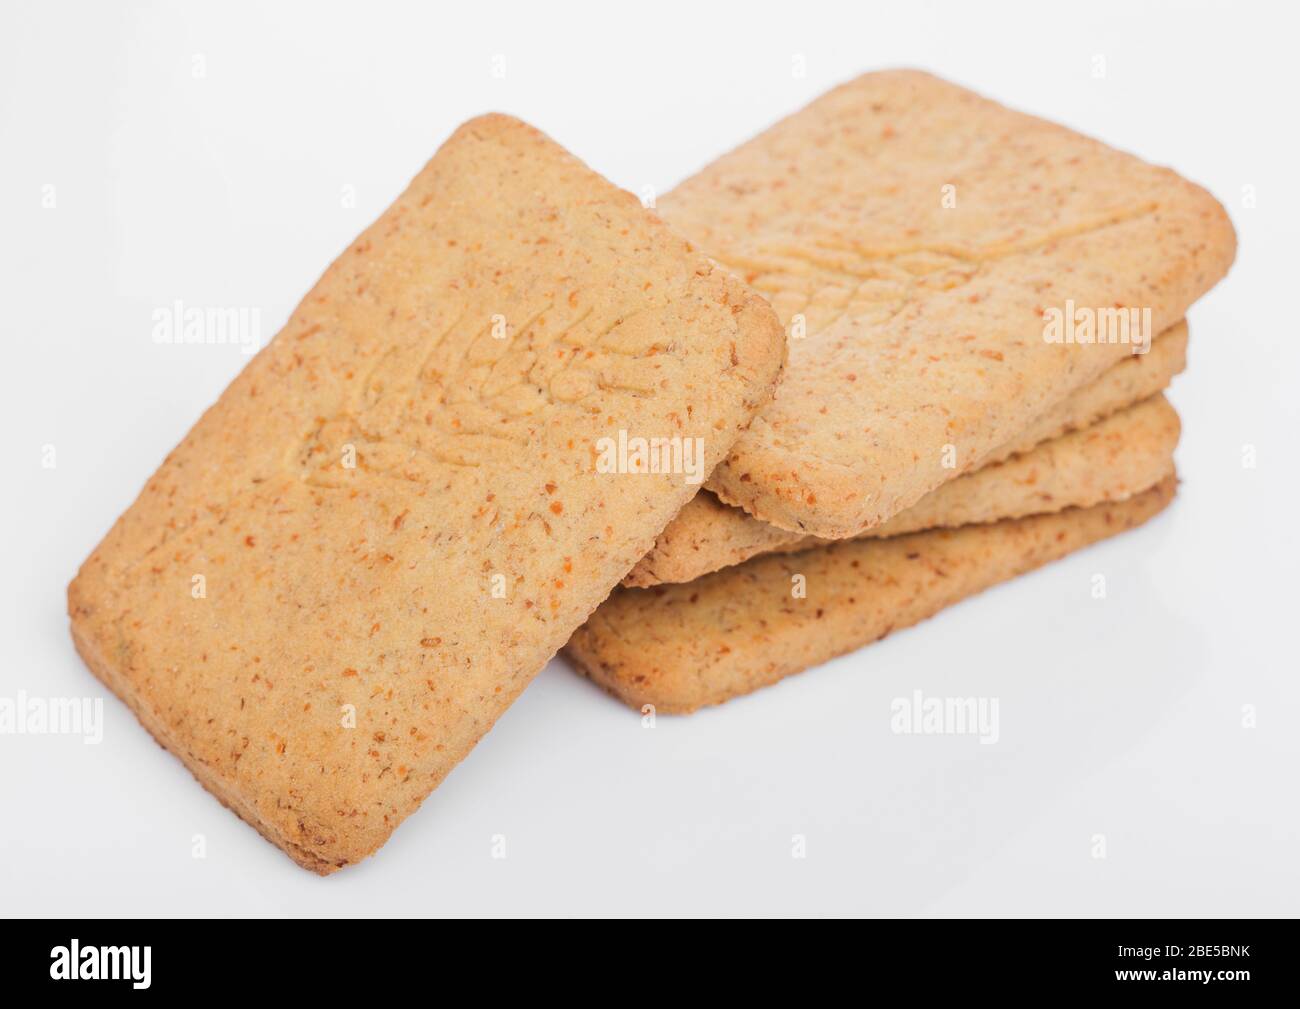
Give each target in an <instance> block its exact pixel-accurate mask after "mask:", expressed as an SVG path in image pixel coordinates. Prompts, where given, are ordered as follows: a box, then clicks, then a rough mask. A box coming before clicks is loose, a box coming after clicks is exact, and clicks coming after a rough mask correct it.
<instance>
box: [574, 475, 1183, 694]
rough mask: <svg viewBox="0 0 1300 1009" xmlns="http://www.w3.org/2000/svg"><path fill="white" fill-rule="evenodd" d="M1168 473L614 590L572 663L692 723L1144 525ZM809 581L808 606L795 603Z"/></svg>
mask: <svg viewBox="0 0 1300 1009" xmlns="http://www.w3.org/2000/svg"><path fill="white" fill-rule="evenodd" d="M1175 486H1176V480H1175V478H1174V477H1173V476H1172V475H1171V476H1169V477H1168V478H1166V479H1165V480H1163V481H1161V482H1160V483H1159V484H1157V485H1156V486H1154V487H1152V488H1151V489H1149V490H1146V491H1143V492H1142V493H1140V494H1137V495H1134V496H1133V497H1131V498H1129V499H1128V500H1126V501H1121V502H1117V503H1107V504H1099V505H1094V506H1093V507H1091V508H1072V509H1069V510H1068V511H1063V512H1056V513H1054V514H1049V515H1034V516H1031V517H1029V518H1022V519H1007V520H1005V521H1002V522H994V523H991V524H988V525H972V526H962V527H961V528H959V529H938V530H932V531H930V532H922V533H913V534H912V535H910V536H896V537H893V538H891V539H883V540H882V539H877V540H871V539H860V540H846V541H843V542H839V543H834V544H832V545H831V546H826V547H818V548H816V549H814V550H807V551H805V552H803V553H798V554H769V555H767V556H764V557H756V558H754V559H753V560H751V561H749V562H748V563H745V564H741V565H739V566H738V567H733V568H727V569H725V570H723V571H718V572H715V573H714V574H711V575H707V576H705V577H704V578H701V579H699V580H697V581H694V582H688V583H686V584H683V585H660V586H657V587H655V588H651V589H619V590H618V592H616V593H615V594H614V595H613V596H611V597H610V598H609V600H608V601H607V602H606V603H605V604H604V605H603V606H602V607H601V608H600V609H599V610H597V611H596V612H595V613H594V614H593V615H592V617H591V619H590V620H588V621H587V623H586V624H584V625H583V626H582V627H581V628H579V630H578V631H577V632H576V633H575V634H574V635H573V638H572V640H570V641H569V644H568V646H567V647H566V648H565V655H566V656H567V657H568V658H569V659H570V661H572V662H573V664H574V665H575V666H576V667H577V668H578V670H579V671H580V672H582V673H585V674H586V675H587V676H589V677H590V678H591V679H592V680H594V681H595V682H596V683H598V684H599V685H600V686H602V687H604V688H605V689H606V690H608V691H609V692H610V693H612V694H613V695H614V696H615V697H617V698H619V700H622V701H624V702H626V703H627V704H630V705H632V706H633V707H635V708H641V707H642V706H643V705H646V704H652V705H654V706H655V708H656V709H657V710H659V711H660V712H665V713H685V712H690V711H694V710H696V709H697V708H700V707H703V706H704V705H706V704H721V703H722V702H723V701H726V700H729V699H731V698H733V697H738V696H740V695H741V694H747V693H750V692H751V691H754V690H757V689H758V688H760V687H765V686H768V685H770V684H773V683H776V682H777V681H778V680H781V679H783V678H784V677H786V676H790V675H791V674H793V673H797V672H800V671H801V670H804V669H808V668H809V667H811V666H815V665H818V664H819V663H822V662H826V661H828V660H830V659H832V658H834V657H835V656H837V655H842V654H844V653H845V652H849V651H852V650H853V649H855V648H859V647H861V646H862V645H865V644H868V643H869V642H872V641H876V640H877V639H879V638H883V637H884V636H885V635H886V634H889V633H890V632H891V631H894V630H898V629H899V628H903V627H909V626H911V625H912V624H915V623H917V622H919V621H921V620H924V619H925V618H926V617H930V616H933V615H934V614H935V613H937V612H939V610H941V609H943V608H944V607H946V606H951V605H952V604H953V603H956V602H958V601H959V600H961V599H964V598H966V597H967V596H970V595H973V594H974V593H976V592H979V591H982V590H983V589H986V588H988V587H990V586H992V585H996V584H997V583H999V582H1003V581H1007V580H1008V579H1010V578H1014V577H1016V576H1017V575H1021V574H1024V573H1025V572H1027V571H1032V570H1033V569H1034V568H1037V567H1040V566H1041V565H1043V564H1046V563H1048V562H1049V561H1052V560H1056V559H1058V558H1060V557H1064V556H1065V555H1066V554H1069V553H1071V552H1072V551H1074V550H1078V549H1080V548H1082V547H1085V546H1087V545H1088V544H1090V543H1095V542H1097V541H1098V540H1103V539H1106V538H1107V537H1109V536H1113V535H1115V534H1116V533H1119V532H1123V531H1124V530H1126V529H1131V528H1133V527H1134V526H1137V525H1141V524H1142V523H1143V522H1145V521H1146V520H1147V519H1149V518H1150V517H1151V516H1153V515H1155V514H1157V513H1158V512H1159V511H1160V510H1161V509H1163V508H1164V507H1165V505H1167V504H1168V503H1169V501H1170V500H1171V499H1172V498H1173V495H1174V490H1175ZM796 576H801V577H802V578H803V579H804V586H805V589H806V594H805V595H804V596H802V597H798V596H796V595H795V594H794V592H793V591H792V589H793V586H794V579H795V578H796Z"/></svg>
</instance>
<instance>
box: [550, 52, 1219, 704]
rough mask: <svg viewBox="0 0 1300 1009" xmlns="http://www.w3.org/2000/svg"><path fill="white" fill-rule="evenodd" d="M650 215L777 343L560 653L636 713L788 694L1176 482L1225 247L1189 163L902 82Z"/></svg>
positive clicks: (738, 160)
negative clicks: (1172, 389) (714, 440)
mask: <svg viewBox="0 0 1300 1009" xmlns="http://www.w3.org/2000/svg"><path fill="white" fill-rule="evenodd" d="M660 210H661V213H662V214H663V216H664V217H665V218H666V219H667V220H668V221H669V223H670V224H673V225H675V226H676V227H678V228H680V229H681V230H682V231H683V232H684V233H685V234H688V235H691V236H693V237H695V238H696V239H698V241H699V243H700V244H701V246H702V247H703V248H705V249H706V250H708V251H709V252H710V253H712V254H713V255H715V256H717V257H718V259H719V260H720V261H721V262H723V263H724V265H726V266H728V267H729V268H730V269H732V270H733V271H734V272H736V273H737V274H739V275H740V276H742V277H744V279H745V280H746V281H747V282H748V283H749V284H750V285H751V286H752V287H754V288H755V289H756V290H758V291H759V292H760V293H762V294H763V295H764V296H765V297H767V298H768V300H769V301H770V302H771V304H772V305H773V307H774V308H775V309H776V311H777V312H778V314H779V315H780V316H781V320H782V322H783V323H784V324H785V325H786V327H787V330H788V332H789V334H790V337H791V343H790V359H789V363H788V365H787V368H786V370H785V374H784V376H783V379H782V382H781V384H780V386H779V388H778V392H777V396H776V399H775V402H774V403H773V404H772V405H771V406H770V407H768V408H767V409H766V410H765V411H763V412H762V413H761V414H760V415H759V417H758V418H757V419H756V420H755V421H754V422H753V424H751V426H750V428H749V430H748V431H747V432H746V433H745V434H744V435H742V437H741V438H740V440H739V441H738V442H737V443H736V445H735V446H733V448H732V451H731V454H730V455H729V456H728V458H727V459H726V461H725V462H724V463H723V464H722V465H721V466H720V467H719V468H718V470H717V471H715V472H714V474H713V476H712V478H711V479H710V481H709V483H708V485H707V486H708V489H707V490H706V491H705V492H703V493H701V494H700V495H699V496H697V497H696V498H695V499H694V500H692V501H691V503H690V504H688V505H687V506H686V507H685V508H684V509H683V510H682V511H681V512H680V513H679V514H678V516H677V518H676V519H674V520H673V522H672V523H671V524H670V525H669V526H668V528H667V529H666V530H665V531H664V532H663V534H662V535H661V536H660V537H659V540H658V542H657V543H656V544H655V547H654V549H653V550H652V551H651V552H650V553H649V554H648V555H647V556H646V557H645V558H643V559H642V560H641V562H640V563H639V564H638V565H637V567H636V568H634V569H633V571H632V572H631V573H630V574H629V575H628V577H627V578H626V579H625V580H624V585H625V586H627V587H626V588H623V589H620V590H619V591H618V592H616V593H615V594H614V595H613V597H611V598H610V599H609V600H608V601H607V602H606V603H605V604H604V605H602V606H601V608H600V609H599V610H597V612H596V613H595V614H594V615H593V616H592V618H591V619H590V620H589V621H588V622H587V623H586V624H585V625H584V626H583V627H582V628H581V629H580V630H579V631H578V632H577V633H576V634H575V635H574V636H573V638H572V640H571V641H570V642H569V645H568V647H567V649H566V654H567V655H568V656H569V657H570V659H571V660H572V661H573V662H574V664H575V665H576V666H577V667H578V668H579V669H580V670H582V671H583V672H585V673H586V674H587V675H588V676H590V677H591V678H592V679H593V680H595V681H596V682H597V683H599V684H601V685H602V686H604V687H605V688H606V689H608V690H609V691H610V692H611V693H613V694H615V695H616V696H617V697H619V698H621V699H622V700H624V701H626V702H627V703H629V704H631V705H633V706H636V707H638V708H640V707H643V706H645V705H653V706H654V708H655V709H657V710H659V711H665V712H686V711H692V710H695V709H696V708H698V707H700V706H702V705H706V704H717V703H720V702H722V701H725V700H727V699H729V698H731V697H735V696H737V695H739V694H744V693H747V692H749V691H752V690H755V689H757V688H759V687H762V686H765V685H768V684H771V683H774V682H776V681H777V680H779V679H781V678H782V677H784V676H787V675H789V674H791V673H795V672H799V671H800V670H803V669H806V668H808V667H809V666H812V665H816V664H817V663H819V662H823V661H825V660H827V659H829V658H832V657H834V656H836V655H839V654H842V653H844V652H846V651H849V650H851V649H854V648H857V647H860V646H862V645H864V644H867V643H868V642H871V641H875V640H877V639H879V638H881V637H883V636H884V635H886V634H888V633H889V632H890V631H891V630H894V629H897V628H900V627H906V626H908V625H909V624H913V623H916V622H917V621H919V620H922V619H924V618H926V617H928V616H931V615H932V614H934V613H935V612H937V611H938V610H940V609H942V608H943V607H945V606H948V605H950V604H951V603H954V602H956V601H957V600H959V599H962V598H964V597H966V596H968V595H970V594H972V593H974V592H977V591H979V590H980V589H983V588H986V587H988V586H990V585H993V584H996V583H997V582H1000V581H1004V580H1006V579H1008V578H1011V577H1013V576H1015V575H1018V574H1021V573H1023V572H1026V571H1029V570H1031V569H1033V568H1035V567H1038V566H1040V565H1042V564H1045V563H1046V562H1048V561H1050V560H1054V559H1056V558H1059V557H1061V556H1064V555H1065V554H1067V553H1070V552H1071V551H1073V550H1076V549H1079V548H1080V547H1083V546H1086V545H1087V544H1089V543H1093V542H1095V541H1097V540H1099V539H1103V538H1105V537H1107V536H1111V535H1114V534H1115V533H1118V532H1120V531H1122V530H1124V529H1129V528H1132V527H1133V526H1135V525H1139V524H1141V523H1142V522H1145V521H1146V520H1147V519H1149V518H1150V517H1151V516H1152V515H1154V514H1156V513H1157V512H1159V511H1160V510H1161V509H1162V508H1163V507H1164V506H1165V505H1166V504H1168V502H1169V501H1170V499H1171V498H1172V496H1173V494H1174V489H1175V484H1176V479H1175V476H1174V462H1173V451H1174V447H1175V445H1176V444H1177V441H1178V435H1179V422H1178V417H1177V415H1176V414H1175V413H1174V410H1173V408H1172V407H1171V406H1170V405H1169V403H1168V402H1167V401H1166V399H1165V398H1164V396H1163V395H1162V392H1161V390H1163V389H1164V388H1165V387H1166V386H1167V385H1168V384H1169V381H1170V379H1171V378H1172V377H1173V376H1174V375H1175V374H1177V373H1178V372H1179V371H1181V370H1182V368H1183V366H1184V363H1185V355H1186V349H1187V325H1186V323H1185V322H1184V321H1183V319H1182V315H1183V313H1184V312H1185V310H1186V309H1187V307H1188V306H1189V305H1190V304H1191V302H1192V301H1193V300H1194V299H1195V298H1197V297H1199V296H1200V295H1201V294H1203V293H1204V292H1205V291H1206V290H1207V289H1208V288H1209V287H1210V286H1211V285H1212V284H1213V283H1215V282H1216V281H1217V280H1218V279H1219V278H1220V277H1222V276H1223V275H1224V273H1226V271H1227V269H1228V267H1229V265H1230V263H1231V261H1232V258H1233V254H1234V249H1235V240H1234V235H1233V231H1232V228H1231V225H1230V224H1229V222H1228V220H1227V217H1226V215H1225V214H1224V212H1223V210H1222V208H1221V207H1220V206H1219V205H1218V203H1216V202H1215V201H1214V199H1213V198H1212V197H1210V196H1209V195H1208V194H1206V193H1205V192H1204V191H1203V190H1201V189H1199V188H1197V187H1196V186H1194V185H1192V184H1190V183H1188V182H1186V181H1184V180H1183V179H1181V178H1179V177H1178V176H1177V175H1175V174H1174V173H1172V172H1170V171H1168V170H1164V169H1158V168H1154V167H1152V166H1150V165H1147V164H1144V163H1143V162H1141V161H1138V160H1137V159H1136V158H1133V157H1131V156H1129V155H1125V154H1122V153H1119V152H1117V151H1114V150H1111V149H1109V148H1107V147H1105V146H1104V145H1102V144H1099V143H1097V142H1096V141H1093V140H1090V139H1088V138H1086V137H1082V136H1080V135H1078V134H1076V133H1073V132H1071V131H1069V130H1067V129H1065V128H1063V127H1060V126H1055V125H1053V124H1050V123H1046V122H1043V121H1041V120H1038V119H1034V118H1031V117H1029V116H1025V115H1021V114H1018V113H1015V112H1012V111H1010V110H1008V109H1005V108H1003V107H1001V106H999V105H997V104H995V103H993V102H990V101H987V100H985V99H982V98H980V97H978V96H977V95H974V94H972V93H970V92H968V91H965V90H963V89H961V88H958V87H956V86H954V85H951V84H948V83H945V82H943V81H940V80H938V79H936V78H934V77H931V76H929V75H926V74H921V73H914V72H891V73H878V74H868V75H866V76H864V77H861V78H859V79H857V80H855V81H853V82H851V83H849V84H847V85H844V86H843V87H840V88H838V89H836V90H834V91H832V92H830V93H829V94H827V95H825V96H823V97H822V98H820V99H818V100H817V101H815V102H814V103H813V104H812V105H810V106H808V107H807V108H806V109H804V110H803V111H801V112H799V113H797V114H796V115H794V116H792V117H790V118H789V119H787V120H785V121H784V122H781V123H779V124H778V125H776V126H774V127H773V128H772V129H770V130H768V131H767V132H766V133H764V134H762V135H761V136H759V137H757V138H755V139H754V140H752V141H750V142H749V143H747V144H745V145H744V146H742V147H740V148H739V149H737V150H735V151H733V152H732V153H730V154H728V155H726V156H725V157H723V158H721V159H720V160H718V161H717V162H715V163H714V164H712V165H711V166H709V167H708V168H706V169H704V170H703V171H702V172H701V173H700V174H699V175H697V176H695V177H694V178H692V179H690V180H688V181H687V182H685V183H683V184H682V185H681V186H680V187H678V189H677V190H676V191H674V192H673V193H671V194H669V196H667V197H665V198H664V199H663V200H662V202H661V205H660ZM1112 310H1123V311H1112ZM1076 322H1077V323H1078V326H1077V327H1075V328H1074V329H1073V330H1072V331H1071V332H1070V333H1069V335H1068V337H1067V333H1066V330H1067V329H1068V328H1069V327H1070V326H1071V325H1073V324H1074V323H1076ZM1063 324H1064V325H1063Z"/></svg>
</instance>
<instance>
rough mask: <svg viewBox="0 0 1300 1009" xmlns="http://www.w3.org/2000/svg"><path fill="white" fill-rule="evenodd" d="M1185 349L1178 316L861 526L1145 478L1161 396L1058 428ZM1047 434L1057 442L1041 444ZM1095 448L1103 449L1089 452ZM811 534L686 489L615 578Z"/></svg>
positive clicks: (1172, 365)
mask: <svg viewBox="0 0 1300 1009" xmlns="http://www.w3.org/2000/svg"><path fill="white" fill-rule="evenodd" d="M1186 352H1187V325H1186V323H1179V324H1178V325H1177V326H1175V327H1173V328H1172V329H1171V330H1169V331H1168V332H1167V333H1165V334H1164V335H1162V336H1161V337H1159V338H1158V339H1157V340H1156V341H1155V342H1154V344H1153V345H1152V348H1151V352H1150V353H1148V354H1143V355H1132V356H1130V357H1127V358H1125V359H1124V360H1123V361H1122V362H1121V363H1120V364H1117V365H1114V366H1113V367H1111V368H1109V369H1107V371H1106V372H1105V373H1104V374H1103V375H1102V376H1101V377H1100V378H1098V379H1096V380H1095V381H1093V382H1091V383H1089V384H1088V385H1086V386H1084V387H1083V388H1081V389H1078V390H1076V391H1075V392H1073V393H1071V394H1070V395H1069V396H1068V397H1066V399H1065V400H1063V401H1062V402H1061V403H1060V404H1058V405H1057V406H1056V407H1054V408H1053V409H1052V410H1050V411H1048V412H1047V413H1046V414H1044V415H1043V416H1041V417H1039V418H1038V420H1036V421H1035V422H1034V423H1033V424H1031V425H1030V427H1029V429H1027V430H1026V431H1024V432H1023V433H1022V434H1021V435H1020V436H1019V437H1018V438H1016V439H1015V440H1014V441H1013V442H1011V443H1008V444H1007V445H1005V446H1003V447H1002V448H1001V449H999V450H997V451H995V452H993V453H991V454H990V457H989V458H990V460H992V461H990V462H987V463H986V464H985V465H984V466H983V467H981V468H980V469H978V470H975V471H974V472H972V473H967V474H965V475H964V476H960V477H957V478H956V479H955V480H952V481H950V482H948V483H946V484H941V485H940V486H938V487H936V488H935V489H934V490H932V491H931V492H930V493H929V494H927V495H925V496H924V497H923V498H921V499H920V500H919V501H918V502H917V503H916V504H914V505H912V507H910V508H905V509H903V511H901V512H899V513H898V514H897V515H895V516H894V517H893V518H892V519H890V520H888V521H887V522H885V523H884V524H883V525H879V526H875V527H873V528H872V529H869V530H867V532H865V533H863V534H862V535H863V536H892V535H896V534H898V533H900V532H914V531H916V530H919V529H927V528H931V527H933V526H952V525H962V524H965V523H967V522H975V521H980V522H987V521H992V520H994V519H999V518H1014V517H1017V516H1019V515H1026V514H1032V513H1033V512H1035V511H1046V510H1054V509H1051V508H1047V507H1043V505H1044V501H1043V495H1044V494H1049V495H1053V496H1054V497H1053V500H1054V502H1055V507H1056V509H1060V508H1065V507H1070V506H1080V505H1090V504H1096V503H1097V502H1099V501H1102V500H1117V499H1118V498H1119V497H1122V496H1123V495H1124V494H1125V493H1130V492H1131V491H1133V490H1136V489H1141V488H1142V487H1145V486H1148V485H1149V484H1151V483H1155V482H1156V480H1157V479H1159V478H1160V477H1161V476H1163V475H1164V473H1165V470H1166V469H1168V468H1169V467H1171V466H1172V465H1173V463H1172V461H1171V456H1172V452H1173V449H1174V445H1175V444H1176V443H1177V440H1178V433H1179V427H1178V417H1177V415H1176V414H1175V413H1174V412H1173V410H1172V408H1170V407H1169V406H1168V404H1167V403H1164V402H1163V400H1162V401H1161V402H1162V406H1161V407H1160V408H1148V409H1146V410H1144V411H1142V412H1141V413H1139V414H1138V418H1137V419H1138V420H1139V421H1144V422H1143V423H1138V424H1136V425H1135V424H1134V423H1133V418H1132V417H1129V418H1126V419H1125V420H1123V421H1120V422H1118V423H1116V424H1112V425H1109V427H1108V428H1107V430H1108V431H1109V432H1111V435H1112V436H1111V437H1109V438H1104V439H1097V438H1094V437H1091V436H1090V437H1089V438H1088V439H1086V440H1085V439H1082V438H1070V437H1068V436H1069V435H1070V433H1071V432H1079V431H1080V430H1081V429H1083V428H1086V427H1089V426H1090V425H1096V424H1097V423H1098V422H1099V421H1101V420H1103V419H1104V418H1106V417H1110V416H1113V415H1114V413H1115V411H1117V410H1122V409H1124V408H1125V407H1127V406H1129V405H1131V404H1133V403H1135V402H1137V401H1140V400H1142V399H1143V398H1149V397H1151V396H1153V395H1154V394H1155V393H1157V392H1158V391H1159V390H1161V389H1163V388H1165V387H1166V385H1167V384H1168V382H1169V380H1170V379H1171V378H1172V377H1173V376H1174V375H1175V374H1176V373H1177V372H1180V371H1182V369H1183V366H1184V364H1185V363H1186ZM1052 439H1064V441H1063V444H1062V445H1052V446H1051V447H1048V446H1049V444H1050V441H1051V440H1052ZM1036 446H1037V448H1036ZM1104 447H1106V448H1107V450H1108V451H1109V453H1110V454H1109V455H1105V456H1103V455H1100V454H1099V453H1100V452H1101V450H1102V449H1103V448H1104ZM1018 455H1019V456H1021V458H1019V459H1016V460H1015V462H1014V464H1012V463H1007V464H1006V465H1005V466H999V465H998V463H1002V462H1004V461H1006V460H1008V459H1013V458H1014V457H1016V456H1018ZM1039 473H1045V474H1049V475H1050V477H1051V484H1052V486H1051V487H1050V488H1048V487H1045V486H1043V485H1039V486H1034V485H1033V484H1032V483H1031V481H1032V480H1035V479H1036V478H1037V474H1039ZM1143 480H1146V481H1147V483H1145V484H1144V483H1142V482H1141V481H1143ZM819 542H826V541H824V540H819V539H817V538H815V537H806V536H803V535H801V534H799V533H794V532H790V531H789V530H786V529H780V528H778V527H776V526H774V525H769V524H768V523H766V522H761V521H759V520H758V519H756V518H753V517H752V516H750V515H748V514H747V513H746V512H745V511H744V510H743V509H740V508H732V507H731V506H729V505H724V504H722V502H720V501H719V500H718V499H717V497H715V496H714V495H713V494H711V493H709V492H707V491H706V492H704V493H703V494H697V495H696V496H695V497H694V498H692V499H691V500H690V501H689V502H688V503H687V504H686V505H685V507H683V508H682V510H681V511H680V512H678V513H677V517H676V518H674V519H673V521H672V522H670V523H668V526H667V527H666V528H665V529H664V531H663V532H662V533H660V534H659V538H658V539H657V540H656V541H655V545H654V548H653V549H652V550H651V551H650V552H649V553H648V554H646V555H645V557H643V558H642V559H641V560H640V561H638V562H637V566H636V567H635V568H633V569H632V570H631V571H630V572H628V575H627V577H626V578H624V579H623V584H624V585H631V586H636V587H642V588H644V587H647V586H650V585H659V584H662V583H666V582H688V581H691V580H692V579H694V578H699V577H700V576H701V575H706V574H708V573H709V572H711V571H717V570H719V569H721V568H724V567H728V566H730V565H732V564H740V563H742V562H744V561H746V560H748V559H749V558H750V557H755V556H757V555H759V554H763V553H770V552H772V551H777V550H792V549H801V548H806V547H807V546H809V545H812V544H815V543H819Z"/></svg>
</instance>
